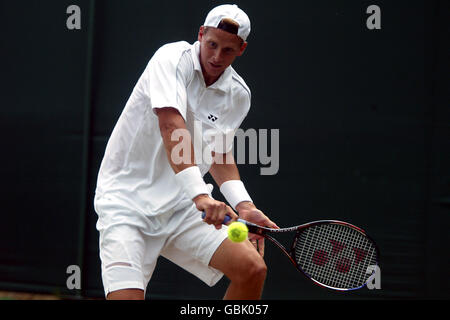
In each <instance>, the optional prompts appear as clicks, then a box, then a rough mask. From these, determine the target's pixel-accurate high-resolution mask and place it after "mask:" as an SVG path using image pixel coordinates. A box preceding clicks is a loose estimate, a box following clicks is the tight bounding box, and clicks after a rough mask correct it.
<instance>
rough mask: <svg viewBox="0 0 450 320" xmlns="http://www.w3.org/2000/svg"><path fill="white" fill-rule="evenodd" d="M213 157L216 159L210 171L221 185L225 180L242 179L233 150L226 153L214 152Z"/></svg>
mask: <svg viewBox="0 0 450 320" xmlns="http://www.w3.org/2000/svg"><path fill="white" fill-rule="evenodd" d="M213 158H214V159H215V161H214V163H213V164H212V165H211V168H210V169H209V173H210V174H211V176H212V177H213V179H214V181H215V182H216V183H217V185H218V186H219V187H220V186H221V185H222V183H224V182H225V181H228V180H240V179H241V178H240V175H239V170H238V168H237V165H236V163H235V161H234V157H233V154H232V153H231V151H230V152H228V153H226V154H214V153H213Z"/></svg>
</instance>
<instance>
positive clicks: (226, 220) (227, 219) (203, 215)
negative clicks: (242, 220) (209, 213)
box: [202, 212, 231, 224]
mask: <svg viewBox="0 0 450 320" xmlns="http://www.w3.org/2000/svg"><path fill="white" fill-rule="evenodd" d="M205 217H206V213H204V212H203V213H202V219H205ZM230 220H231V218H230V216H228V215H226V216H225V218H224V219H223V221H222V224H227V223H228V222H229V221H230Z"/></svg>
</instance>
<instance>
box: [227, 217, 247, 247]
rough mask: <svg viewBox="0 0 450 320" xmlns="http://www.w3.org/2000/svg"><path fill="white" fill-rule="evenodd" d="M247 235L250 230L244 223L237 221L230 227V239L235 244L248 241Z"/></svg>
mask: <svg viewBox="0 0 450 320" xmlns="http://www.w3.org/2000/svg"><path fill="white" fill-rule="evenodd" d="M247 235H248V228H247V226H246V225H245V224H243V223H242V222H239V221H235V222H232V223H230V225H229V226H228V239H230V240H231V241H233V242H242V241H244V240H245V239H247Z"/></svg>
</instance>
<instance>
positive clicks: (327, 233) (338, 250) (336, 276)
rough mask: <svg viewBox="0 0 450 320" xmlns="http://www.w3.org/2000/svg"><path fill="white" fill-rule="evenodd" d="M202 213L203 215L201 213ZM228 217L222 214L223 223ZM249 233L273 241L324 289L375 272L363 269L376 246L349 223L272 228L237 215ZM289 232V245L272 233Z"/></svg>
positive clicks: (351, 286) (348, 285) (373, 259)
mask: <svg viewBox="0 0 450 320" xmlns="http://www.w3.org/2000/svg"><path fill="white" fill-rule="evenodd" d="M203 217H204V215H203ZM228 221H230V217H229V216H226V217H225V220H224V224H226V223H227V222H228ZM238 221H240V222H242V223H244V224H245V225H246V226H247V227H248V230H249V232H250V233H254V234H257V235H260V236H263V237H264V238H266V239H268V240H270V241H271V242H273V243H274V244H275V245H276V246H277V247H278V248H280V249H281V251H282V252H283V253H284V254H285V255H286V256H287V257H288V258H289V260H290V261H291V262H292V264H293V265H294V266H295V267H296V268H297V270H299V271H301V272H302V273H303V274H304V275H305V276H306V277H308V278H309V279H311V280H312V281H314V282H315V283H316V284H318V285H320V286H322V287H326V288H328V289H333V290H339V291H348V290H356V289H360V288H362V287H364V286H365V285H366V283H367V282H368V280H369V278H370V277H371V275H372V274H373V272H375V270H376V268H373V269H372V270H374V271H372V272H369V273H367V270H368V267H369V266H377V265H378V262H379V250H378V247H377V245H376V244H375V242H374V241H373V240H372V239H371V238H370V237H369V236H368V235H367V234H366V233H365V232H364V230H362V229H361V228H358V227H356V226H354V225H352V224H350V223H347V222H343V221H337V220H320V221H314V222H309V223H306V224H302V225H299V226H294V227H290V228H282V229H272V228H266V227H262V226H258V225H256V224H253V223H251V222H248V221H245V220H242V219H238ZM285 232H290V233H292V234H293V240H292V243H291V245H290V246H289V247H288V248H286V247H284V246H283V245H282V244H281V243H280V242H278V241H277V240H276V239H274V238H273V237H272V235H273V234H277V233H285Z"/></svg>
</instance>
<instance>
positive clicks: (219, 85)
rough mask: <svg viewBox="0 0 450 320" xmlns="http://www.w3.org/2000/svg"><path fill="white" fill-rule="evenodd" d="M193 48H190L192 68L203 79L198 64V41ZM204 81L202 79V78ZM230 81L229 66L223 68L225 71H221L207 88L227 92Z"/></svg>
mask: <svg viewBox="0 0 450 320" xmlns="http://www.w3.org/2000/svg"><path fill="white" fill-rule="evenodd" d="M192 47H193V50H191V55H192V61H193V62H194V70H196V71H198V72H200V75H201V77H202V79H203V73H202V66H201V64H200V59H199V56H200V42H199V41H196V42H195V43H194V44H193V45H192ZM203 81H204V79H203ZM231 81H232V67H231V66H229V67H228V68H226V69H225V71H224V72H223V73H222V75H221V76H220V77H219V79H217V81H216V82H214V83H213V84H212V85H210V86H209V87H208V88H211V89H217V90H220V91H223V92H228V91H229V90H230V88H231Z"/></svg>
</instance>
